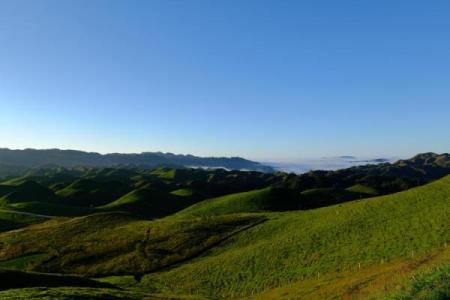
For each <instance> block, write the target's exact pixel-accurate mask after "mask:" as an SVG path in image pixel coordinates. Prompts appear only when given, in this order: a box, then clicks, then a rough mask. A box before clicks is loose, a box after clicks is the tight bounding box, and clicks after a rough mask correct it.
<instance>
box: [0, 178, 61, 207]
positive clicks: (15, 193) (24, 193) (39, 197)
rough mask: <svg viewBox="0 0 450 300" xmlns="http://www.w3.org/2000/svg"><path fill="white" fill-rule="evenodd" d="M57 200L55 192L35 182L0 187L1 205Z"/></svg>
mask: <svg viewBox="0 0 450 300" xmlns="http://www.w3.org/2000/svg"><path fill="white" fill-rule="evenodd" d="M55 199H56V198H55V195H54V193H53V191H51V190H50V189H48V188H47V187H45V186H42V185H40V184H39V183H36V182H34V181H29V180H27V181H25V182H22V183H20V184H18V185H1V186H0V205H2V204H3V205H4V204H9V203H18V202H31V201H44V202H53V201H55Z"/></svg>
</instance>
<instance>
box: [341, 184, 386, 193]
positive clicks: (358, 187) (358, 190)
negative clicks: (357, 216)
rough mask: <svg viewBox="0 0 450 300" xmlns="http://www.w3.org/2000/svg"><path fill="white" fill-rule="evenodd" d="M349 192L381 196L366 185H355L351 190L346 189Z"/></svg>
mask: <svg viewBox="0 0 450 300" xmlns="http://www.w3.org/2000/svg"><path fill="white" fill-rule="evenodd" d="M346 190H347V191H350V192H353V193H360V194H366V195H369V196H376V195H378V194H379V192H378V191H377V190H376V189H375V188H373V187H370V186H368V185H364V184H355V185H353V186H351V187H349V188H347V189H346Z"/></svg>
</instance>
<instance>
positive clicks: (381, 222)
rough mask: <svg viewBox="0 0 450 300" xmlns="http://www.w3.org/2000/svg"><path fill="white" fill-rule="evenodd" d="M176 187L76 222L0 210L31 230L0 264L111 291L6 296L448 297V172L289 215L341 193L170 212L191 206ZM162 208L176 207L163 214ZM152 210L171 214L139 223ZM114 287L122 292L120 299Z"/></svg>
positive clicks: (125, 200) (5, 239)
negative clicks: (74, 277)
mask: <svg viewBox="0 0 450 300" xmlns="http://www.w3.org/2000/svg"><path fill="white" fill-rule="evenodd" d="M351 189H352V190H353V191H345V192H344V193H357V194H360V193H366V194H369V192H374V191H371V190H370V189H369V188H368V187H367V186H353V187H352V188H351ZM181 190H182V189H181ZM170 191H174V190H173V189H169V191H168V192H165V191H164V192H163V191H158V192H156V191H154V190H151V189H138V190H134V191H132V192H130V193H128V194H126V195H124V196H123V197H121V198H120V199H119V200H116V201H113V202H110V203H109V204H107V205H104V206H101V207H99V208H97V209H90V208H87V207H84V208H83V207H78V209H81V210H80V211H78V212H77V209H75V208H73V214H75V213H79V214H83V216H81V217H76V218H67V217H63V218H62V217H57V218H52V219H48V218H39V217H37V216H32V215H24V214H19V213H13V212H0V226H1V224H2V223H1V222H2V221H3V222H5V224H6V225H5V226H6V227H5V228H8V226H18V227H16V228H19V227H23V228H22V229H20V230H18V231H5V232H2V233H0V268H9V269H16V270H21V271H33V272H43V273H58V274H60V275H55V276H64V275H61V274H66V275H68V274H78V275H82V276H87V277H91V278H96V281H92V280H91V281H89V282H90V283H89V284H94V285H95V284H96V283H97V282H102V283H105V284H110V285H109V286H108V287H100V286H86V287H83V288H82V289H78V288H76V289H75V288H74V287H73V286H72V287H68V286H65V285H64V284H63V285H55V286H51V287H47V288H45V289H43V288H42V286H40V285H39V284H34V285H31V286H28V287H25V286H19V287H17V286H6V287H5V289H6V290H5V291H0V298H5V299H7V298H8V297H13V295H20V297H22V298H26V297H41V298H42V299H46V298H48V299H50V298H60V299H77V298H78V299H85V298H88V297H91V298H92V299H114V297H116V298H121V299H142V298H148V299H185V298H187V299H202V298H204V299H211V298H212V299H217V298H222V299H370V298H373V299H386V298H389V297H390V298H392V299H405V300H406V299H446V298H445V297H447V296H446V295H447V294H446V293H448V284H447V283H448V282H447V281H448V280H447V279H448V266H450V247H449V244H450V222H449V220H450V176H448V177H445V178H443V179H441V180H438V181H435V182H432V183H430V184H427V185H425V186H421V187H417V188H413V189H410V190H407V191H404V192H400V193H396V194H392V195H387V196H378V197H372V198H369V199H362V200H356V201H350V202H345V203H340V204H336V205H332V206H328V207H322V208H317V209H309V210H296V211H288V210H293V209H297V208H299V207H300V208H301V205H302V202H301V201H305V198H304V197H305V195H307V196H308V197H311V198H310V200H311V201H322V200H323V201H327V200H325V199H323V198H322V197H330V193H331V196H333V197H334V196H335V195H337V194H336V193H338V194H339V193H341V191H338V192H337V191H336V190H330V189H325V190H324V189H315V190H309V191H306V192H304V193H303V198H302V195H299V194H298V193H296V192H295V191H291V190H287V189H280V188H265V189H258V190H252V191H249V192H243V193H235V194H229V195H226V196H222V197H217V198H212V199H208V200H204V201H201V202H198V203H196V204H194V205H192V206H190V207H187V208H185V209H184V210H181V211H179V212H177V213H176V214H174V215H169V214H171V213H172V212H174V211H176V210H178V209H181V208H182V205H187V203H186V201H187V200H188V199H189V198H190V196H189V195H183V194H184V190H183V191H181V192H180V194H179V195H177V193H175V194H174V193H173V192H172V193H171V192H170ZM176 191H177V190H176ZM372 194H373V193H372ZM339 195H340V194H339ZM171 201H173V202H171ZM178 201H180V202H178ZM183 201H184V202H183ZM180 203H181V204H182V205H181V204H180ZM9 205H16V209H18V210H22V209H23V210H28V211H30V212H33V211H34V212H41V211H49V212H50V211H53V212H59V215H62V213H61V212H63V211H67V210H70V209H71V208H70V207H69V206H64V205H61V204H57V205H56V204H54V203H39V204H38V203H35V202H27V203H10V204H9ZM172 205H173V206H172ZM178 205H180V206H178ZM163 206H164V207H166V208H165V209H168V211H163V212H161V211H159V210H158V209H161V207H163ZM167 207H168V208H167ZM98 209H100V210H102V211H104V212H102V213H96V212H97V210H98ZM172 209H173V211H172ZM114 210H116V211H117V210H121V211H128V212H112V211H114ZM169 210H170V211H169ZM92 213H93V214H92ZM84 214H86V215H84ZM144 214H149V215H147V217H155V216H162V215H169V216H167V217H164V218H160V219H156V220H144V219H141V218H139V216H143V215H144ZM150 214H154V215H150ZM56 215H58V214H56ZM2 218H3V219H2ZM8 222H9V223H8ZM30 224H31V225H30ZM25 226H26V227H25ZM10 228H11V229H12V228H13V227H10ZM6 230H9V229H6ZM23 274H28V273H20V274H19V275H23ZM30 274H34V273H30ZM0 275H1V273H0ZM24 276H28V275H24ZM32 276H35V275H32ZM33 278H34V277H33ZM44 278H45V276H44ZM36 280H37V279H36ZM57 280H59V279H58V278H57ZM32 281H33V280H32ZM50 281H51V280H50ZM37 282H40V281H39V280H37ZM114 287H118V288H121V289H122V290H117V293H116V292H115V291H116V290H114ZM13 288H16V289H13ZM17 288H20V289H19V290H18V289H17ZM442 295H443V296H442ZM127 297H128V298H127ZM433 297H435V298H433ZM439 297H441V298H439ZM442 297H444V298H442Z"/></svg>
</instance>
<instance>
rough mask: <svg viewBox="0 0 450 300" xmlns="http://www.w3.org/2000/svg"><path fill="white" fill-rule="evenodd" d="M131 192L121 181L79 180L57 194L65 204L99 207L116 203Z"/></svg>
mask: <svg viewBox="0 0 450 300" xmlns="http://www.w3.org/2000/svg"><path fill="white" fill-rule="evenodd" d="M129 191H130V189H129V187H127V186H126V185H125V184H123V183H121V182H119V181H100V180H93V179H79V180H76V181H75V182H73V183H72V184H70V185H69V186H67V187H65V188H64V189H62V190H59V191H57V192H56V194H57V195H58V196H59V197H60V198H62V199H61V202H63V203H65V204H71V205H76V206H98V205H103V204H106V203H109V202H111V201H114V200H116V199H118V198H120V197H121V196H123V195H125V194H126V193H128V192H129Z"/></svg>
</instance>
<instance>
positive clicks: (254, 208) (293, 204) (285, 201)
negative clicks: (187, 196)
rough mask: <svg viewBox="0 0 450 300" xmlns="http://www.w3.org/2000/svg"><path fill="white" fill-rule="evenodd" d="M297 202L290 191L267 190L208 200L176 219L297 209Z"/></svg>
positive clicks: (177, 215)
mask: <svg viewBox="0 0 450 300" xmlns="http://www.w3.org/2000/svg"><path fill="white" fill-rule="evenodd" d="M296 208H297V201H296V199H295V197H294V195H292V194H291V193H290V192H289V191H288V190H281V189H273V188H265V189H260V190H254V191H249V192H243V193H236V194H231V195H226V196H222V197H217V198H213V199H208V200H204V201H201V202H199V203H197V204H194V205H192V206H190V207H188V208H186V209H184V210H182V211H181V212H179V213H178V214H176V215H175V216H176V217H180V218H181V217H189V216H214V215H222V214H230V213H249V212H261V211H283V210H288V209H296Z"/></svg>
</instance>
